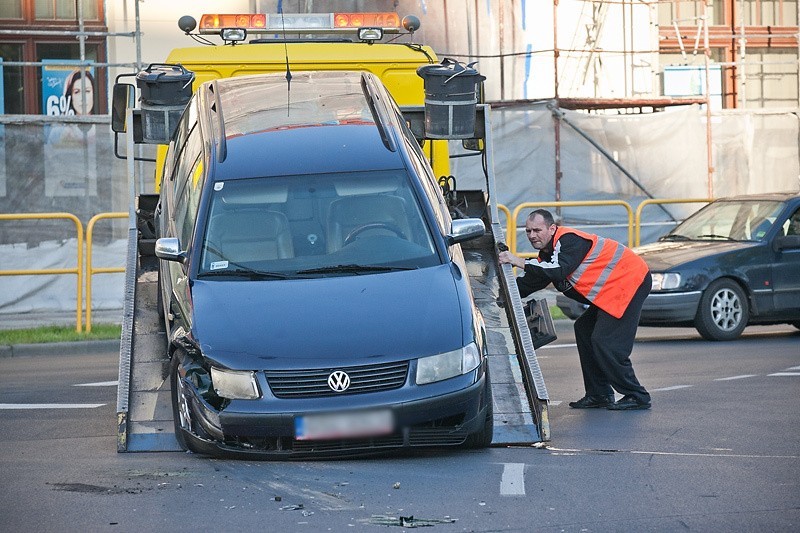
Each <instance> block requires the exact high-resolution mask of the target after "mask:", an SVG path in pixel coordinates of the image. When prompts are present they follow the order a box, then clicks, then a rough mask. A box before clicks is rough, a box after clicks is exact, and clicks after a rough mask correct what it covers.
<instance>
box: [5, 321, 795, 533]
mask: <svg viewBox="0 0 800 533" xmlns="http://www.w3.org/2000/svg"><path fill="white" fill-rule="evenodd" d="M567 327H568V323H567V322H566V321H564V322H561V321H560V322H559V339H558V341H556V343H555V344H554V345H550V346H547V347H544V348H541V349H540V350H538V352H537V355H538V358H539V360H540V364H541V367H542V371H543V373H544V377H545V382H546V385H547V388H548V392H549V395H550V399H551V407H550V424H551V431H552V440H551V442H549V443H547V445H546V446H545V447H533V446H521V447H513V448H491V449H488V450H483V451H453V450H451V451H447V450H445V451H433V452H426V453H423V454H417V455H407V456H392V457H384V458H372V459H362V460H338V461H302V462H244V461H229V460H215V459H208V458H204V457H200V456H195V455H192V454H185V453H146V454H118V453H116V441H115V438H116V433H115V431H116V428H115V420H116V417H115V411H116V386H115V381H116V379H117V354H116V352H114V351H106V352H105V353H97V354H91V353H84V354H80V353H78V354H67V353H64V354H52V353H47V354H45V353H43V354H38V355H37V354H32V355H21V356H14V357H7V356H6V357H0V483H2V487H3V488H2V490H0V531H23V530H35V531H82V532H83V531H164V530H170V531H197V530H202V529H209V530H214V531H242V530H248V531H249V530H263V531H361V530H366V531H379V530H380V531H385V530H387V528H389V530H390V531H391V530H398V531H399V530H404V529H410V528H413V527H419V526H430V527H431V528H433V529H431V531H521V532H522V531H567V532H571V531H574V532H582V531H603V532H605V531H637V532H638V531H680V530H689V531H715V532H716V531H798V530H800V442H798V434H799V432H798V430H799V429H800V331H797V330H795V329H794V328H789V327H754V328H748V330H746V332H745V335H744V336H743V337H742V338H741V339H739V340H737V341H734V342H728V343H712V342H707V341H704V340H702V339H701V338H700V337H699V335H697V334H696V333H695V332H694V331H693V330H671V329H670V330H659V329H650V328H642V329H641V330H640V335H639V340H638V341H637V344H636V347H635V350H634V358H633V361H634V367H635V369H636V372H637V374H638V376H639V378H640V380H641V381H642V382H643V384H644V385H645V386H646V387H647V388H648V389H649V390H650V391H651V394H652V397H653V408H652V409H651V410H649V411H636V412H611V411H607V410H590V411H578V410H572V409H570V408H569V407H567V405H566V404H567V402H568V401H571V400H574V399H577V398H578V397H580V396H581V395H582V392H583V391H582V387H581V381H580V371H579V367H578V361H577V355H576V353H575V348H574V345H573V344H572V343H573V340H572V337H571V334H570V331H569V330H568V328H567ZM79 351H84V352H88V351H89V350H79ZM18 353H20V352H18ZM47 404H57V405H47ZM412 517H413V518H412Z"/></svg>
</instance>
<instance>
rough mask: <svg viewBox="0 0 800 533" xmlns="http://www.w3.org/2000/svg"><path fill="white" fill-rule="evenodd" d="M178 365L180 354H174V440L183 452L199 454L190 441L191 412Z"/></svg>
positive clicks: (171, 375)
mask: <svg viewBox="0 0 800 533" xmlns="http://www.w3.org/2000/svg"><path fill="white" fill-rule="evenodd" d="M179 365H180V354H179V352H176V353H175V355H173V356H172V368H171V372H170V380H171V381H170V382H171V384H172V387H171V389H172V391H171V393H172V420H173V422H174V424H173V425H174V427H175V439H176V440H177V441H178V444H179V445H180V447H181V448H182V449H184V450H190V451H193V452H196V453H200V450H199V449H198V448H197V446H195V445H194V441H193V439H192V435H191V432H192V412H191V409H190V408H189V402H188V401H187V400H186V394H185V392H184V385H183V380H182V379H181V376H180V373H179V372H178V366H179Z"/></svg>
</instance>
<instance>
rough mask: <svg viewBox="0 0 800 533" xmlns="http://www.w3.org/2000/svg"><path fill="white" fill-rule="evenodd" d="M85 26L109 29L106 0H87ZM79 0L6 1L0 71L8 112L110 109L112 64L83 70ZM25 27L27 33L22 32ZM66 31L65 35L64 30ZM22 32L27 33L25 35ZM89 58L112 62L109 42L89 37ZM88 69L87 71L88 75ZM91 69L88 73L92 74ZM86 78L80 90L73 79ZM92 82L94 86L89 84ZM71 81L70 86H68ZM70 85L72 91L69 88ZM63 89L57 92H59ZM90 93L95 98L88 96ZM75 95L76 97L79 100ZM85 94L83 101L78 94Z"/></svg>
mask: <svg viewBox="0 0 800 533" xmlns="http://www.w3.org/2000/svg"><path fill="white" fill-rule="evenodd" d="M81 4H82V5H83V10H82V14H83V19H84V28H85V30H86V31H87V32H100V33H102V32H106V31H108V29H107V27H106V26H105V23H104V22H103V20H104V16H105V15H104V12H103V4H104V0H82V2H81ZM78 29H79V21H78V1H77V0H0V30H12V31H10V32H9V33H8V34H2V33H0V75H2V89H3V90H2V94H0V97H1V98H2V102H0V113H4V114H30V115H39V114H49V115H53V114H73V113H74V114H79V113H81V112H90V113H94V114H104V113H106V112H107V108H108V105H107V102H106V101H105V100H106V99H105V98H100V97H101V96H102V95H105V94H106V87H107V84H108V81H107V79H106V78H107V71H108V69H107V68H106V67H93V66H91V65H90V66H89V67H88V69H87V68H84V69H77V65H75V64H76V63H79V62H80V59H81V54H80V44H79V41H78V39H77V37H76V36H74V35H70V33H69V32H77V31H78ZM20 30H23V32H20ZM24 30H46V31H48V32H51V33H53V35H34V34H33V33H34V32H33V31H32V32H31V34H30V35H26V34H25V33H24ZM61 32H63V35H59V33H61ZM20 33H22V34H20ZM84 50H85V55H84V59H85V61H88V62H90V63H91V62H99V63H103V62H106V61H107V59H106V57H107V56H106V40H105V39H104V38H102V37H87V38H86V41H85V48H84ZM8 62H21V63H44V65H25V66H21V65H8V64H7V63H8ZM82 72H84V73H83V74H82ZM85 72H88V74H86V73H85ZM76 78H77V79H78V80H79V81H80V88H77V87H75V86H73V85H74V84H73V83H72V82H73V80H75V79H76ZM87 83H88V84H89V85H88V86H87ZM67 85H69V86H70V87H69V88H68V87H67ZM67 89H69V90H70V91H71V92H70V94H67V93H66V92H64V91H65V90H67ZM56 93H57V94H56ZM89 95H91V98H90V100H89V101H87V100H85V98H87V97H88V96H89ZM73 96H75V97H76V98H75V101H73ZM78 96H80V102H78V101H77V97H78Z"/></svg>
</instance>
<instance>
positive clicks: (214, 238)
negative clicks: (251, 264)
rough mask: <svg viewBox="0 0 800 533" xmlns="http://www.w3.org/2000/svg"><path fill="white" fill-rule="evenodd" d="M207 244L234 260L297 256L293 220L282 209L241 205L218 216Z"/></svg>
mask: <svg viewBox="0 0 800 533" xmlns="http://www.w3.org/2000/svg"><path fill="white" fill-rule="evenodd" d="M207 247H208V249H209V251H210V252H211V253H212V256H218V257H219V260H226V261H230V262H232V263H241V262H248V261H266V260H271V259H286V258H290V257H294V250H293V246H292V234H291V232H290V230H289V221H288V220H287V218H286V215H284V214H283V213H280V212H278V211H268V210H258V209H241V208H240V209H237V210H236V211H230V212H227V213H226V212H222V213H219V214H217V215H214V216H213V217H212V218H211V221H210V223H209V227H208V245H207Z"/></svg>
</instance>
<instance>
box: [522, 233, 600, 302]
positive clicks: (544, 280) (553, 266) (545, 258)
mask: <svg viewBox="0 0 800 533" xmlns="http://www.w3.org/2000/svg"><path fill="white" fill-rule="evenodd" d="M591 248H592V241H590V240H588V239H584V238H583V237H579V236H578V235H575V234H574V233H565V234H564V235H562V236H561V238H560V239H559V240H558V244H557V245H556V249H553V241H550V243H549V244H548V245H547V246H546V247H545V248H542V249H541V250H539V258H541V262H539V261H537V260H536V259H530V260H528V261H526V262H525V275H523V276H521V277H518V278H517V288H518V289H519V293H520V296H522V297H523V298H524V297H526V296H528V295H530V294H532V293H534V292H536V291H538V290H541V289H544V288H545V287H547V286H548V285H550V284H551V283H552V284H553V286H554V287H555V288H556V290H558V291H559V292H562V293H564V295H565V296H568V297H569V298H572V299H573V300H577V301H579V302H581V303H585V304H588V303H590V302H589V300H587V299H586V298H584V297H583V295H581V294H580V293H579V292H578V291H576V290H575V289H573V288H572V284H571V283H570V282H569V281H568V280H567V276H569V275H570V274H571V273H572V272H574V271H575V269H576V268H578V266H579V265H580V264H581V262H582V261H583V259H584V258H585V257H586V255H587V254H588V253H589V250H590V249H591Z"/></svg>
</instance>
